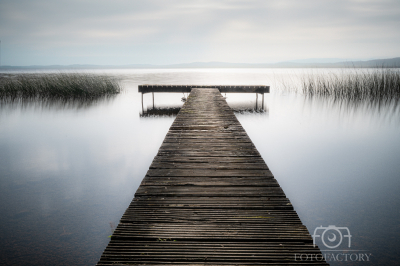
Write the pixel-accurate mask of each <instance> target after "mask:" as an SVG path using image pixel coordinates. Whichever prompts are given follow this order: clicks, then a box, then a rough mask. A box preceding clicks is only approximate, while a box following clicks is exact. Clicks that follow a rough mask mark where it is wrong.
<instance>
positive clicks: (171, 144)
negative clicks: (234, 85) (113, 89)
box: [97, 88, 328, 265]
mask: <svg viewBox="0 0 400 266" xmlns="http://www.w3.org/2000/svg"><path fill="white" fill-rule="evenodd" d="M301 255H303V256H301ZM305 255H307V258H310V259H307V260H306V256H305ZM311 258H317V259H311ZM310 264H312V265H328V264H327V263H326V262H325V261H324V260H323V257H322V254H321V252H320V250H319V249H318V247H314V246H313V240H312V237H311V236H310V234H309V232H308V230H307V228H306V227H305V226H304V225H303V224H302V222H301V220H300V219H299V217H298V215H297V213H296V211H295V210H294V209H293V206H292V204H291V203H290V200H289V199H288V198H286V196H285V193H284V192H283V190H282V188H281V187H280V186H279V184H278V182H277V180H276V179H275V178H274V176H273V174H272V173H271V171H270V169H269V168H268V166H267V165H266V163H265V162H264V160H263V159H262V157H261V155H260V154H259V152H258V151H257V149H256V147H255V146H254V144H253V143H252V141H251V140H250V138H249V136H248V135H247V133H246V132H245V130H244V129H243V127H242V126H241V124H240V123H239V121H238V120H237V118H236V117H235V115H234V113H233V111H232V110H231V108H230V107H229V106H228V104H227V103H226V101H225V99H224V98H223V97H222V95H221V93H220V90H219V89H218V88H191V93H190V95H189V97H188V98H187V101H186V102H185V104H184V105H183V107H182V108H181V110H180V111H179V113H178V115H177V117H176V119H175V121H174V122H173V124H172V126H171V127H170V129H169V132H168V133H167V135H166V137H165V139H164V142H163V144H162V145H161V147H160V149H159V151H158V153H157V155H156V156H155V158H154V160H153V162H152V164H151V165H150V168H149V170H148V172H147V174H146V176H145V177H144V179H143V181H142V183H141V185H140V186H139V188H138V190H137V191H136V194H135V197H134V198H133V200H132V202H131V204H130V205H129V207H128V209H127V210H126V212H125V214H124V215H123V216H122V218H121V220H120V223H119V224H118V226H117V228H116V229H115V231H114V233H113V235H112V237H111V240H110V242H109V244H108V246H107V248H106V249H105V250H104V252H103V254H102V256H101V258H100V260H99V262H98V264H97V265H310Z"/></svg>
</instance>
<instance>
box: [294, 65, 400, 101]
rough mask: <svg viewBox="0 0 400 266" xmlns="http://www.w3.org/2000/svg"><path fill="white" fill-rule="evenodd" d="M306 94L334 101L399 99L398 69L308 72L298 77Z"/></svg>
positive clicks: (399, 78) (399, 74)
mask: <svg viewBox="0 0 400 266" xmlns="http://www.w3.org/2000/svg"><path fill="white" fill-rule="evenodd" d="M300 82H301V90H302V92H303V93H304V94H305V95H306V96H310V97H313V96H318V97H324V98H331V99H333V100H335V101H341V100H345V101H349V102H371V103H393V102H395V103H396V104H397V103H398V102H399V100H400V71H399V69H391V68H374V69H353V70H348V69H346V70H345V71H342V72H341V73H334V72H330V73H317V74H315V73H311V74H305V75H303V76H302V77H301V78H300Z"/></svg>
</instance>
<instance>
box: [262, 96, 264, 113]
mask: <svg viewBox="0 0 400 266" xmlns="http://www.w3.org/2000/svg"><path fill="white" fill-rule="evenodd" d="M262 109H263V110H264V93H263V94H262Z"/></svg>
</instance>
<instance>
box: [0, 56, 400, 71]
mask: <svg viewBox="0 0 400 266" xmlns="http://www.w3.org/2000/svg"><path fill="white" fill-rule="evenodd" d="M177 68H188V69H190V68H400V57H396V58H390V59H375V60H367V61H344V62H336V63H299V62H291V61H287V62H279V63H270V64H246V63H225V62H194V63H185V64H170V65H151V64H130V65H89V64H85V65H81V64H74V65H32V66H9V65H5V66H0V70H23V69H177Z"/></svg>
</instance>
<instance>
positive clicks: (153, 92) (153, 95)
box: [152, 92, 154, 109]
mask: <svg viewBox="0 0 400 266" xmlns="http://www.w3.org/2000/svg"><path fill="white" fill-rule="evenodd" d="M152 94H153V109H154V92H152Z"/></svg>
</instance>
